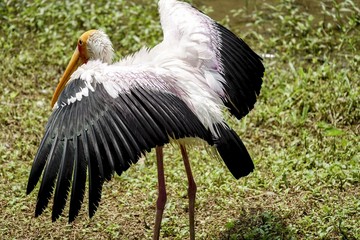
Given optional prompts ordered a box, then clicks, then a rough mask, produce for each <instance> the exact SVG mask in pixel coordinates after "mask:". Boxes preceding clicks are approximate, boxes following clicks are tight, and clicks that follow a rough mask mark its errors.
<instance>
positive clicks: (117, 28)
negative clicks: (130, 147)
mask: <svg viewBox="0 0 360 240" xmlns="http://www.w3.org/2000/svg"><path fill="white" fill-rule="evenodd" d="M31 2H32V3H26V2H23V1H7V0H5V1H2V2H0V49H1V50H0V51H1V57H2V64H0V73H1V74H0V123H1V133H0V189H1V191H0V233H1V236H2V238H4V239H60V238H61V239H112V238H120V239H149V238H151V236H152V227H153V221H154V216H155V202H156V198H157V189H156V184H157V180H156V164H155V160H154V154H153V152H152V153H150V154H148V155H147V158H146V160H145V162H144V163H142V164H137V165H135V166H133V167H132V168H131V169H130V170H129V171H127V172H126V173H124V174H123V175H122V176H116V177H114V179H113V180H112V181H111V182H107V183H106V184H105V186H104V190H103V197H102V201H101V204H100V207H99V209H98V211H97V213H96V214H95V216H94V218H93V219H89V218H88V216H87V212H86V211H87V205H86V204H87V202H85V203H84V204H83V209H82V211H81V214H80V216H79V217H78V218H77V220H76V221H75V222H74V223H73V224H67V218H66V216H67V215H66V214H65V215H64V216H63V217H61V218H60V219H59V221H57V222H55V223H52V222H51V218H50V210H51V208H50V207H49V208H48V209H47V210H46V212H45V213H44V214H43V215H42V216H40V217H39V218H35V217H34V210H35V203H36V193H32V194H30V195H29V196H26V195H25V189H26V184H27V177H28V174H29V171H30V167H31V164H32V161H33V158H34V155H35V153H36V150H37V147H38V144H39V141H40V139H41V137H42V134H43V130H44V125H45V123H46V121H47V118H48V116H49V115H50V111H51V110H50V106H49V105H50V99H51V96H52V92H53V90H54V88H55V86H56V84H57V82H58V79H59V78H60V76H61V74H62V71H63V70H64V68H65V66H66V64H67V61H68V60H69V58H70V56H71V54H72V51H73V49H74V46H75V42H76V40H77V38H78V36H79V35H80V34H81V33H82V32H84V31H85V30H88V29H91V28H102V29H103V30H105V31H106V32H107V33H108V34H109V35H110V37H111V39H112V41H113V42H114V48H115V49H116V50H117V58H118V59H119V58H120V57H121V56H124V55H126V54H129V53H131V52H134V51H136V50H138V49H139V48H140V46H143V45H148V46H153V45H155V44H156V43H158V42H159V41H160V36H161V28H160V25H159V19H158V15H157V10H156V4H155V3H154V1H145V0H143V1H138V2H139V3H138V4H135V3H130V1H117V2H107V1H83V2H82V3H81V4H80V3H78V2H71V1H64V3H63V2H55V3H52V4H46V3H45V2H44V1H40V0H36V1H31ZM140 2H144V4H140ZM323 2H324V1H323ZM337 2H338V3H336V1H326V2H325V3H326V4H325V3H323V4H321V5H320V3H319V8H318V9H317V11H313V13H309V12H308V11H307V9H306V8H305V7H304V6H303V5H300V4H298V2H297V1H294V0H281V1H279V3H277V4H276V5H272V6H271V5H266V4H262V5H261V7H259V8H258V9H257V10H256V11H253V12H248V11H244V10H238V9H234V10H233V11H231V12H229V16H230V17H228V18H227V17H225V16H222V17H223V18H224V20H223V21H222V23H224V24H226V25H227V26H229V27H230V28H231V29H232V30H233V31H234V32H236V33H237V34H238V35H239V36H241V37H242V38H243V39H245V41H246V42H248V43H249V45H250V46H251V47H252V48H253V49H254V50H256V52H258V53H260V54H262V53H268V54H274V56H275V57H274V58H264V64H265V66H266V73H265V77H264V84H263V88H262V91H261V94H260V97H259V101H258V103H257V104H256V106H255V109H254V110H253V111H252V112H251V113H250V114H249V115H248V116H247V117H245V118H244V119H242V120H241V121H237V120H234V119H229V122H230V123H231V126H232V127H233V128H234V129H235V130H236V131H237V132H238V133H239V135H240V136H241V138H242V139H243V141H244V142H245V144H246V146H247V148H248V150H249V151H250V154H251V155H252V157H253V159H254V161H255V165H256V170H255V171H254V173H252V174H251V175H249V176H248V177H246V178H243V179H241V180H238V181H236V180H235V179H233V177H232V176H231V174H230V173H229V172H228V170H227V169H226V167H225V166H224V164H223V163H221V162H220V161H218V160H216V159H213V158H211V157H210V156H209V155H208V154H207V152H206V150H205V149H204V148H203V147H194V148H193V150H191V151H190V159H191V163H192V168H193V171H194V175H195V180H196V182H197V184H198V194H197V202H196V236H197V237H198V238H199V239H359V238H360V228H359V227H358V226H359V221H360V201H359V199H360V155H359V152H360V148H359V144H358V142H359V133H360V125H359V122H360V107H359V106H360V97H359V96H360V81H359V79H360V71H359V69H360V38H359V36H360V10H359V6H360V3H359V1H355V0H353V1H350V0H346V1H345V0H343V1H337ZM203 9H205V10H206V11H209V9H208V8H203ZM214 11H216V10H214ZM314 12H315V13H314ZM211 14H214V12H213V13H211V12H210V15H211ZM234 18H241V19H244V22H242V24H240V25H239V26H234V25H232V21H231V20H229V19H234ZM165 156H166V159H165V172H166V181H167V190H168V193H169V196H168V203H167V205H166V210H165V215H164V219H163V224H162V237H163V238H164V239H184V238H185V239H186V238H188V219H187V214H188V213H187V197H186V192H187V190H186V186H187V183H186V181H184V180H185V179H186V177H185V171H184V167H183V165H182V161H181V157H180V151H179V149H178V147H176V146H174V147H172V146H170V145H169V146H168V147H167V148H166V151H165Z"/></svg>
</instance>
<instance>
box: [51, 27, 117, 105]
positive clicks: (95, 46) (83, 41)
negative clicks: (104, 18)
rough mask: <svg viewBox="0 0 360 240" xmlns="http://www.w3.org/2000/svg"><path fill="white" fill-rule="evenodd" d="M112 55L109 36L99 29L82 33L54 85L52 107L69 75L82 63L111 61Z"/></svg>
mask: <svg viewBox="0 0 360 240" xmlns="http://www.w3.org/2000/svg"><path fill="white" fill-rule="evenodd" d="M113 56H114V50H113V47H112V43H111V41H110V39H109V37H108V36H107V35H106V34H105V33H104V32H103V31H101V30H89V31H87V32H85V33H83V34H82V35H81V36H80V37H79V39H78V41H77V46H76V49H75V52H74V54H73V55H72V57H71V60H70V62H69V64H68V66H67V67H66V70H65V72H64V74H63V76H62V77H61V79H60V81H59V84H58V85H57V87H56V90H55V93H54V95H53V98H52V100H51V107H53V106H54V105H55V103H56V101H57V99H58V98H59V96H60V94H61V92H62V91H63V89H64V88H65V86H66V84H67V82H68V81H69V80H70V76H71V75H72V74H73V73H74V72H75V70H76V69H77V68H78V67H79V66H81V65H82V64H86V63H87V62H88V61H91V60H100V61H102V62H104V63H111V62H112V58H113Z"/></svg>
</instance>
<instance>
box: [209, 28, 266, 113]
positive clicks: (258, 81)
mask: <svg viewBox="0 0 360 240" xmlns="http://www.w3.org/2000/svg"><path fill="white" fill-rule="evenodd" d="M215 26H216V29H217V30H218V32H219V35H220V38H221V41H222V44H221V46H220V47H219V50H220V55H221V62H222V63H223V68H224V72H223V76H224V78H225V80H226V83H224V84H223V85H224V89H225V91H226V93H227V99H224V104H225V106H227V107H228V108H229V110H230V112H231V113H232V114H233V115H234V116H235V117H236V118H238V119H240V118H242V117H243V116H245V115H246V114H248V113H249V111H250V110H251V109H252V108H253V107H254V104H255V102H256V97H257V96H258V95H259V93H260V89H261V85H262V77H263V75H264V71H265V68H264V65H263V64H262V62H261V60H262V59H261V57H259V56H258V55H257V54H256V53H255V52H254V51H253V50H252V49H251V48H250V47H249V46H248V45H247V44H246V43H245V42H244V41H243V40H242V39H240V38H238V37H237V36H236V35H235V34H234V33H232V32H231V31H230V30H228V29H227V28H225V27H223V26H222V25H220V24H218V23H215Z"/></svg>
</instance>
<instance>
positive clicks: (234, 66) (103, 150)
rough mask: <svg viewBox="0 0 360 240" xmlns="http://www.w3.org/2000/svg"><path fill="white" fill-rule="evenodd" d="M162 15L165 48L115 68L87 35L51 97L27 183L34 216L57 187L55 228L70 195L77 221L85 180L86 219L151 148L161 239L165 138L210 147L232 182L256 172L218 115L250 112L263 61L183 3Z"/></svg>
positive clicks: (97, 38)
mask: <svg viewBox="0 0 360 240" xmlns="http://www.w3.org/2000/svg"><path fill="white" fill-rule="evenodd" d="M159 13H160V20H161V25H162V28H163V32H164V37H163V41H162V42H161V43H159V44H158V45H156V46H155V47H154V48H152V49H148V48H146V47H144V48H142V49H141V50H140V51H138V52H137V53H135V54H133V55H131V56H127V57H125V58H124V59H122V60H120V61H119V62H116V63H112V59H113V56H114V51H113V47H112V44H111V41H110V39H109V37H108V36H107V35H106V34H105V33H104V32H103V31H100V30H90V31H88V32H85V33H84V34H83V35H82V36H81V37H80V38H79V41H78V43H77V48H76V50H75V52H74V54H73V57H72V59H71V61H70V63H69V65H68V67H67V69H66V71H65V73H64V75H63V77H62V79H61V80H60V82H59V85H58V87H57V89H56V91H55V94H54V97H53V100H52V104H53V105H54V108H53V113H52V115H51V117H50V119H49V122H48V124H47V126H46V130H45V135H44V138H43V139H42V141H41V143H40V147H39V150H38V152H37V155H36V157H35V160H34V163H33V167H32V170H31V173H30V177H29V182H28V188H27V192H28V193H30V192H31V191H32V190H33V189H34V187H35V185H36V183H37V182H38V181H39V178H40V176H41V174H42V172H43V171H44V173H43V179H42V181H41V186H40V189H39V195H38V202H37V206H36V216H37V215H39V214H41V213H42V212H43V210H44V208H45V207H46V206H47V204H48V202H49V199H50V197H51V194H52V191H53V188H54V187H55V194H54V205H53V212H52V218H53V220H56V219H57V218H58V217H59V215H60V214H61V213H62V211H63V209H64V206H65V203H66V200H67V197H68V191H69V190H70V189H71V200H70V211H69V221H73V220H74V219H75V217H76V216H77V214H78V212H79V209H80V207H81V203H82V201H83V197H84V191H85V182H86V175H87V174H88V175H89V214H90V217H91V216H92V215H93V214H94V213H95V211H96V209H97V207H98V204H99V201H100V198H101V189H102V184H103V182H104V180H105V179H108V180H109V179H111V177H112V176H113V174H114V172H117V173H118V174H121V173H122V172H123V171H126V170H127V169H128V167H129V166H130V165H131V164H132V163H135V162H137V160H138V158H139V157H140V156H141V155H142V154H144V153H145V152H147V151H150V149H152V148H155V147H156V153H157V164H158V180H159V199H158V202H157V214H156V221H155V230H154V238H155V239H157V238H158V237H159V230H160V223H161V217H162V212H163V208H164V205H165V202H166V192H165V179H164V176H163V166H162V146H163V145H164V144H166V143H168V142H169V141H170V139H182V138H193V137H198V138H201V139H203V140H205V141H207V142H208V143H209V144H210V145H214V146H215V147H216V148H217V150H218V152H219V154H220V156H221V157H222V159H223V160H224V162H225V164H226V166H227V167H228V168H229V170H230V172H231V173H232V174H233V175H234V177H235V178H240V177H242V176H246V175H247V174H249V173H250V172H251V171H252V170H253V168H254V166H253V163H252V160H251V157H250V156H249V154H248V152H247V150H246V148H245V146H244V144H243V143H242V141H241V140H240V138H239V137H238V135H237V134H236V133H235V132H234V131H233V130H232V129H231V128H230V127H228V125H227V124H226V122H225V121H224V118H223V116H222V112H223V110H224V109H229V110H230V112H231V113H232V114H233V115H234V116H235V117H237V118H239V119H240V118H241V117H243V116H244V115H246V114H247V113H248V112H249V111H250V110H251V109H252V108H253V106H254V104H255V102H256V97H257V95H258V94H259V92H260V88H261V83H262V77H263V73H264V67H263V65H262V63H261V58H260V57H259V56H258V55H256V54H255V53H254V52H253V51H252V50H251V49H250V48H249V47H248V46H247V45H246V44H245V43H244V42H243V41H242V40H241V39H239V38H238V37H236V36H235V35H234V34H233V33H231V32H230V31H229V30H228V29H226V28H224V27H223V26H221V25H219V24H218V23H216V22H214V21H213V20H212V19H211V18H209V17H208V16H206V15H204V14H203V13H201V12H199V11H198V10H196V9H195V8H193V7H192V6H190V5H189V4H187V3H183V2H179V1H176V0H160V1H159ZM179 143H180V146H181V152H182V156H183V160H184V164H185V168H186V173H187V177H188V181H189V214H190V238H191V239H194V236H195V232H194V202H195V192H196V185H195V182H194V179H193V177H192V173H191V169H190V163H189V161H188V157H187V153H186V150H185V146H184V145H183V142H179ZM87 168H88V171H87V170H86V169H87ZM55 183H56V184H55ZM71 184H72V185H71ZM70 185H71V186H70Z"/></svg>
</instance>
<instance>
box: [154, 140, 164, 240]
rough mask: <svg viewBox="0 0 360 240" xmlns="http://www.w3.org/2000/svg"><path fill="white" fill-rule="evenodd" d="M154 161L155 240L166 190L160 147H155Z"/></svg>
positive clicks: (157, 236) (161, 149)
mask: <svg viewBox="0 0 360 240" xmlns="http://www.w3.org/2000/svg"><path fill="white" fill-rule="evenodd" d="M156 160H157V172H158V188H159V195H158V199H157V201H156V218H155V227H154V236H153V239H154V240H157V239H159V237H160V228H161V220H162V215H163V212H164V207H165V203H166V189H165V176H164V165H163V148H162V147H156Z"/></svg>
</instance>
